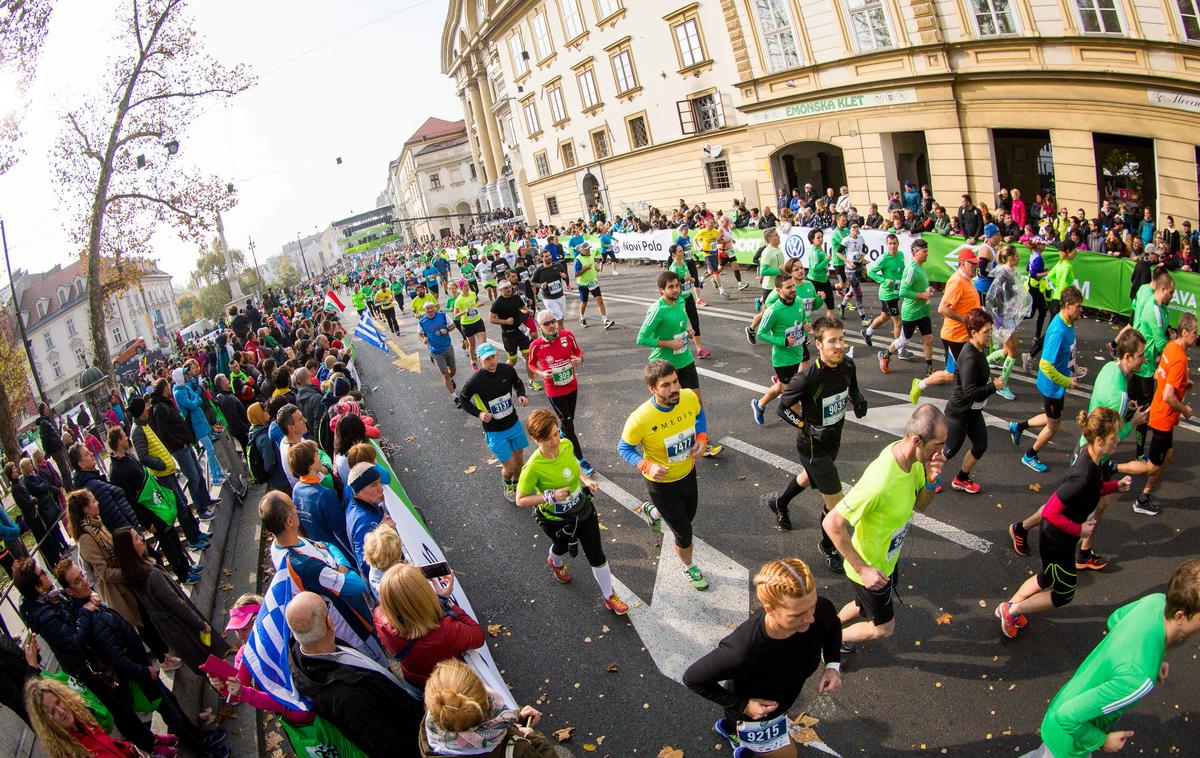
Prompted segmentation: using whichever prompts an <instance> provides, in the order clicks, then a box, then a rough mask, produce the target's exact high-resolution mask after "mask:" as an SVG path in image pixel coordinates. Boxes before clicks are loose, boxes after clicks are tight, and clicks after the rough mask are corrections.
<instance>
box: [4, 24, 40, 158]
mask: <svg viewBox="0 0 1200 758" xmlns="http://www.w3.org/2000/svg"><path fill="white" fill-rule="evenodd" d="M50 10H51V2H50V0H0V74H4V75H5V76H8V75H12V77H13V79H14V87H15V90H16V91H15V92H3V93H0V94H2V95H4V96H6V97H15V98H17V100H18V101H20V102H14V103H6V104H5V108H11V110H9V111H8V112H6V113H0V174H4V173H5V172H7V171H8V170H9V169H10V168H12V167H13V165H14V164H15V163H16V162H17V158H18V156H19V154H20V153H19V150H18V149H17V140H19V139H20V137H21V116H22V115H24V113H23V111H24V107H23V106H24V102H23V101H24V99H25V96H26V93H27V91H28V89H29V85H30V84H31V83H32V82H33V75H34V73H35V72H36V70H37V60H38V56H39V55H40V54H41V52H42V45H43V43H44V42H45V41H46V32H47V31H49V29H50Z"/></svg>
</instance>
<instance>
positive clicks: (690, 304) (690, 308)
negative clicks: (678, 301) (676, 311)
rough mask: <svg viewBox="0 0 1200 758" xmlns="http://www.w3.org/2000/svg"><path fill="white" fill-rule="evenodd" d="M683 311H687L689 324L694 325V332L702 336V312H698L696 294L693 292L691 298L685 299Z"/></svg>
mask: <svg viewBox="0 0 1200 758" xmlns="http://www.w3.org/2000/svg"><path fill="white" fill-rule="evenodd" d="M683 309H684V310H685V311H687V317H688V323H690V324H691V325H692V331H693V332H695V333H696V336H697V337H699V336H700V312H699V311H698V310H696V292H695V290H693V291H692V296H691V297H685V298H684V299H683Z"/></svg>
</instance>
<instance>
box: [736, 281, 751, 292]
mask: <svg viewBox="0 0 1200 758" xmlns="http://www.w3.org/2000/svg"><path fill="white" fill-rule="evenodd" d="M749 286H750V283H749V282H738V289H739V290H744V289H746V288H747V287H749Z"/></svg>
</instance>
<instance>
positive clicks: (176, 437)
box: [150, 393, 196, 453]
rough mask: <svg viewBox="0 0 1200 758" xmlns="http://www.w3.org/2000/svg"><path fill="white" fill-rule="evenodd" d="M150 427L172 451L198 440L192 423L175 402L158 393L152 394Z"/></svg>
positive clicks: (169, 450)
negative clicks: (186, 418)
mask: <svg viewBox="0 0 1200 758" xmlns="http://www.w3.org/2000/svg"><path fill="white" fill-rule="evenodd" d="M150 428H151V429H153V430H154V433H155V434H157V435H158V439H159V440H161V441H162V443H163V445H164V446H165V447H166V448H167V451H168V452H170V453H174V452H175V451H177V450H182V449H183V448H184V447H186V446H187V445H190V444H192V443H193V442H195V441H196V433H195V432H194V431H192V425H191V424H189V423H188V422H187V421H185V420H184V418H183V416H181V415H180V413H179V408H177V407H176V406H175V402H174V401H173V400H171V399H170V398H166V397H163V396H162V395H159V394H157V393H155V394H153V395H151V396H150Z"/></svg>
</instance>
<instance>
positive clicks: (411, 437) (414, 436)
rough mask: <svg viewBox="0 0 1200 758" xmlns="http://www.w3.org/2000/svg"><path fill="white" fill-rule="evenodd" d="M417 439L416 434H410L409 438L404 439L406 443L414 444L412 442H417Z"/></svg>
mask: <svg viewBox="0 0 1200 758" xmlns="http://www.w3.org/2000/svg"><path fill="white" fill-rule="evenodd" d="M416 438H417V435H415V434H410V435H408V436H407V437H405V438H404V441H405V442H412V441H413V440H415V439H416Z"/></svg>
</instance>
